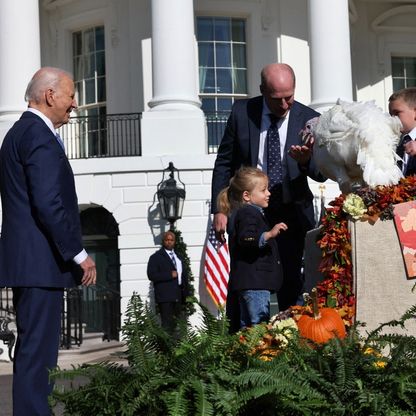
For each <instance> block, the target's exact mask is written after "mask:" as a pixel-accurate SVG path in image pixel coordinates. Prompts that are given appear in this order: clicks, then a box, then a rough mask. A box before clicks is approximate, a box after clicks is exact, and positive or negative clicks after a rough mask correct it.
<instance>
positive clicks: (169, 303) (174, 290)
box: [147, 231, 188, 333]
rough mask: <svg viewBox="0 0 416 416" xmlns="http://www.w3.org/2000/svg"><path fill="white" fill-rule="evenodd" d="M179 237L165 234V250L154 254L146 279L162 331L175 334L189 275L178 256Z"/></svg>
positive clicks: (163, 241)
mask: <svg viewBox="0 0 416 416" xmlns="http://www.w3.org/2000/svg"><path fill="white" fill-rule="evenodd" d="M175 243H176V237H175V234H174V233H173V232H172V231H167V232H165V233H164V234H163V240H162V247H161V248H160V249H159V250H158V251H156V252H155V253H154V254H152V255H151V256H150V258H149V262H148V264H147V276H148V278H149V280H151V281H152V282H153V287H154V292H155V301H156V303H157V305H158V309H159V313H160V319H161V323H162V327H163V328H164V329H166V331H168V332H169V333H173V331H174V329H175V326H176V321H177V320H178V318H179V317H180V315H181V312H182V309H183V305H184V303H185V300H186V296H187V292H188V275H187V273H186V269H185V268H184V264H183V259H181V258H180V257H179V256H178V254H177V253H175V250H174V248H175Z"/></svg>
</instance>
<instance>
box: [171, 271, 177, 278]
mask: <svg viewBox="0 0 416 416" xmlns="http://www.w3.org/2000/svg"><path fill="white" fill-rule="evenodd" d="M177 278H178V272H177V271H176V270H172V279H177Z"/></svg>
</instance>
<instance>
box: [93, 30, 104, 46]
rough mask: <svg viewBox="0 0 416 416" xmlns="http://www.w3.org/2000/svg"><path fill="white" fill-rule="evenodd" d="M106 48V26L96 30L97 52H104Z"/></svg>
mask: <svg viewBox="0 0 416 416" xmlns="http://www.w3.org/2000/svg"><path fill="white" fill-rule="evenodd" d="M104 49H105V47H104V26H99V27H96V28H95V50H97V51H103V50H104Z"/></svg>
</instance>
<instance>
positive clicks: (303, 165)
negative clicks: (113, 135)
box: [211, 63, 325, 321]
mask: <svg viewBox="0 0 416 416" xmlns="http://www.w3.org/2000/svg"><path fill="white" fill-rule="evenodd" d="M295 86H296V79H295V74H294V72H293V69H292V68H291V67H290V66H289V65H287V64H282V63H274V64H270V65H267V66H265V67H264V68H263V70H262V71H261V84H260V92H261V95H260V96H257V97H254V98H251V99H244V100H237V101H236V102H235V103H234V106H233V108H232V112H231V115H230V117H229V119H228V122H227V127H226V129H225V132H224V136H223V138H222V141H221V144H220V147H219V149H218V154H217V159H216V161H215V166H214V171H213V176H212V203H211V207H212V213H213V214H214V227H215V229H216V231H217V233H218V234H219V235H220V236H221V235H222V234H223V233H224V232H225V230H226V226H227V217H226V216H225V215H224V214H222V213H220V212H218V210H217V196H218V194H219V192H220V191H221V189H223V188H225V187H226V186H228V182H229V180H230V178H231V177H232V176H233V175H234V172H235V171H236V170H237V169H238V168H239V167H240V166H243V165H245V166H255V167H258V168H259V169H261V170H263V171H264V172H266V173H267V175H268V176H269V190H270V192H271V196H270V201H269V207H268V208H267V209H266V210H265V215H266V218H267V219H268V221H269V223H270V226H271V227H273V226H274V225H275V224H277V223H279V222H284V223H285V224H287V226H288V229H287V231H286V232H285V233H282V235H279V238H278V239H277V242H278V247H279V252H280V256H281V260H282V266H283V285H282V288H281V290H280V291H279V292H278V294H277V297H278V302H279V309H280V310H285V309H287V308H288V307H289V306H291V305H294V304H296V302H297V300H298V298H299V296H300V294H301V291H302V285H303V280H302V274H301V268H302V256H303V249H304V241H305V235H306V232H307V231H308V230H310V229H312V228H313V227H314V226H315V220H314V210H313V194H312V192H311V191H310V189H309V186H308V180H307V178H308V176H309V177H311V178H313V179H315V180H318V181H324V180H325V178H324V177H322V175H320V174H319V172H318V171H317V170H316V168H315V165H314V162H313V159H312V157H311V156H312V150H311V146H310V145H306V144H304V143H302V140H301V137H300V135H299V132H300V130H301V129H303V128H304V126H305V124H306V122H307V121H309V120H310V119H312V118H313V117H316V116H319V114H318V113H317V112H316V111H314V110H313V109H311V108H309V107H306V106H305V105H303V104H301V103H299V102H297V101H295ZM288 156H290V157H288ZM231 303H232V300H231V299H230V300H229V299H227V304H231ZM227 309H228V308H227ZM231 321H233V319H231Z"/></svg>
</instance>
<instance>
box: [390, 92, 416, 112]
mask: <svg viewBox="0 0 416 416" xmlns="http://www.w3.org/2000/svg"><path fill="white" fill-rule="evenodd" d="M396 100H403V101H404V102H405V103H406V104H407V105H408V106H409V107H414V108H416V87H409V88H403V89H401V90H399V91H396V92H394V93H393V94H392V95H390V98H389V103H390V102H392V101H396Z"/></svg>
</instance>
